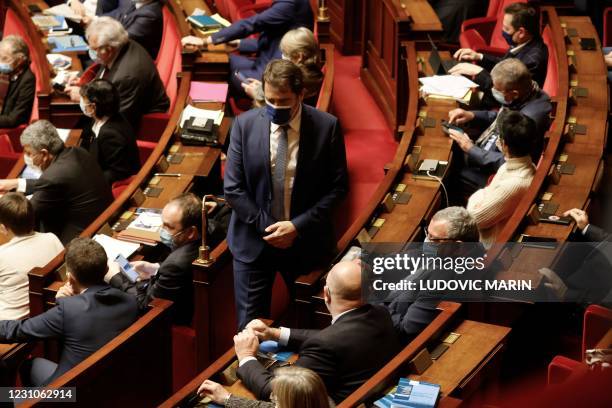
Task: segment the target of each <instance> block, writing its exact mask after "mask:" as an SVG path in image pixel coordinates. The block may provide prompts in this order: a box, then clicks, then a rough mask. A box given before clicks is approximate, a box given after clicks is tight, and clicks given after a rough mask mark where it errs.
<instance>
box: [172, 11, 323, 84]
mask: <svg viewBox="0 0 612 408" xmlns="http://www.w3.org/2000/svg"><path fill="white" fill-rule="evenodd" d="M313 24H314V16H313V14H312V9H311V7H310V1H309V0H274V2H272V4H271V5H270V7H269V8H268V9H266V10H264V11H262V12H261V13H257V14H255V15H254V16H252V17H249V18H245V19H243V20H240V21H237V22H235V23H234V24H232V25H231V26H229V27H227V28H224V29H222V30H220V31H219V32H217V33H214V34H213V35H211V36H209V37H207V38H206V44H221V43H227V42H230V41H234V40H238V39H240V45H239V47H238V50H239V51H240V52H242V53H249V54H253V53H256V54H257V57H256V58H255V59H252V58H249V57H246V56H241V55H232V54H230V83H231V85H232V93H233V94H234V95H245V94H244V91H243V89H242V86H241V81H240V79H239V78H238V77H237V76H236V75H234V73H235V72H236V71H238V72H240V73H241V74H242V75H244V76H245V78H255V79H260V78H261V75H262V74H263V71H264V68H265V67H266V64H267V63H268V62H270V61H272V60H273V59H279V58H281V51H280V47H279V46H280V41H281V39H282V38H283V35H285V33H286V32H287V31H289V30H292V29H294V28H298V27H307V28H309V29H310V30H313ZM257 33H259V37H258V38H257V40H255V39H252V38H246V37H248V36H249V35H251V34H257ZM183 45H185V46H201V45H203V41H202V40H201V39H200V38H198V37H192V36H189V37H185V38H183Z"/></svg>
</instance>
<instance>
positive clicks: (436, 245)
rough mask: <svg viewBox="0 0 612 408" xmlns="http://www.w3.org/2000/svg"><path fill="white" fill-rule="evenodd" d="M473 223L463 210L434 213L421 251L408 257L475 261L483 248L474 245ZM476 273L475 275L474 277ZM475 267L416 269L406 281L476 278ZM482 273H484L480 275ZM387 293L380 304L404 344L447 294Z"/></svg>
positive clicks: (413, 291)
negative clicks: (471, 259) (463, 268)
mask: <svg viewBox="0 0 612 408" xmlns="http://www.w3.org/2000/svg"><path fill="white" fill-rule="evenodd" d="M478 239H479V234H478V226H477V225H476V220H474V218H473V217H472V216H471V215H470V213H469V212H468V211H467V210H466V209H465V208H463V207H448V208H445V209H442V210H440V211H438V212H437V213H435V214H434V216H433V217H431V220H430V221H429V225H428V226H427V228H425V241H424V242H423V247H422V251H416V252H417V253H414V251H409V252H407V254H411V256H412V257H417V258H418V257H419V256H421V253H422V254H423V255H424V256H425V257H440V258H444V259H447V258H461V257H463V258H474V259H476V258H478V257H480V256H483V255H484V247H483V246H482V245H481V244H480V243H479V242H478ZM475 272H478V274H479V276H474V273H475ZM480 273H481V271H477V270H476V269H475V268H472V269H470V270H466V271H460V270H458V269H457V270H438V269H435V268H432V269H430V268H420V269H419V270H416V271H415V272H414V273H412V274H411V275H409V276H406V277H404V278H403V280H406V281H414V282H418V281H419V280H423V281H427V280H449V279H458V278H461V277H467V278H469V279H472V278H480ZM482 273H483V274H484V272H482ZM419 288H420V285H417V287H416V289H415V290H396V291H392V292H389V293H388V294H387V295H386V297H385V298H384V300H383V301H382V304H383V305H384V306H386V308H387V310H389V313H390V314H391V319H392V320H393V325H394V326H395V329H396V331H397V332H398V333H399V335H400V337H401V339H402V340H403V341H404V342H405V343H407V342H409V341H410V340H412V339H413V338H414V337H416V336H417V335H418V334H419V333H420V332H421V330H423V329H424V328H425V327H426V326H427V325H428V324H429V323H430V322H431V321H432V320H433V319H434V318H435V317H436V316H437V314H438V312H437V306H438V303H440V301H441V300H443V299H444V298H445V297H446V296H447V294H446V293H441V292H440V291H430V290H421V289H419Z"/></svg>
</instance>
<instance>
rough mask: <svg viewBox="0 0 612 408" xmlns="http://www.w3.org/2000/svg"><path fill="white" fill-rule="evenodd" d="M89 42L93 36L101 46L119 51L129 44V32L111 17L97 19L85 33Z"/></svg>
mask: <svg viewBox="0 0 612 408" xmlns="http://www.w3.org/2000/svg"><path fill="white" fill-rule="evenodd" d="M85 35H86V36H87V39H88V40H89V39H90V38H91V37H92V36H93V35H95V36H97V37H98V43H99V44H100V46H106V47H111V48H114V49H119V48H121V47H123V46H124V45H125V44H127V42H128V40H129V37H128V32H127V31H126V30H125V28H123V26H122V25H121V23H120V22H118V21H117V20H115V19H114V18H111V17H98V18H95V19H94V20H93V21H92V22H91V24H89V26H88V27H87V31H86V32H85Z"/></svg>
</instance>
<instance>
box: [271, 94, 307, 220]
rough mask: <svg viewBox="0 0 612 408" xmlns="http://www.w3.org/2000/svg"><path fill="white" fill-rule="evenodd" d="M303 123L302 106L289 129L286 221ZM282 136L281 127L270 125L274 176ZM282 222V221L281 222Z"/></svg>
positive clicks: (286, 173)
mask: <svg viewBox="0 0 612 408" xmlns="http://www.w3.org/2000/svg"><path fill="white" fill-rule="evenodd" d="M301 123H302V105H301V104H300V107H299V110H298V112H297V113H296V115H295V117H294V118H293V119H291V121H290V122H289V129H287V169H286V170H285V219H284V220H282V221H286V220H289V218H290V214H291V192H292V191H293V181H294V180H295V169H296V167H297V161H298V150H299V147H300V125H301ZM280 135H281V126H280V125H276V124H274V123H270V170H271V172H272V173H271V174H272V176H274V169H275V168H276V151H277V150H278V139H279V137H280ZM279 221H281V220H279Z"/></svg>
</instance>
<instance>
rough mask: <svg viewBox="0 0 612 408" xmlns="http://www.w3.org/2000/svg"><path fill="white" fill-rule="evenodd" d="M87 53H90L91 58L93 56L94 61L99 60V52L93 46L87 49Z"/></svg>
mask: <svg viewBox="0 0 612 408" xmlns="http://www.w3.org/2000/svg"><path fill="white" fill-rule="evenodd" d="M87 53H88V54H89V58H91V60H92V61H93V62H99V61H98V52H97V51H96V50H92V49H91V48H90V49H89V50H88V51H87Z"/></svg>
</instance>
